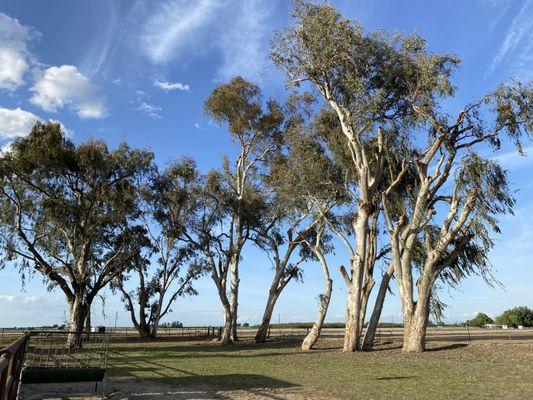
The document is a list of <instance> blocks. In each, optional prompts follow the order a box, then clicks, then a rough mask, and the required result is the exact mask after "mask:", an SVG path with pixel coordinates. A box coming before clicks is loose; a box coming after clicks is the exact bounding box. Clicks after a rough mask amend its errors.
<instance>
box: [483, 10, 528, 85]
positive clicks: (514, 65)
mask: <svg viewBox="0 0 533 400" xmlns="http://www.w3.org/2000/svg"><path fill="white" fill-rule="evenodd" d="M531 15H533V1H532V0H527V1H526V2H525V3H524V5H523V6H522V8H521V9H520V11H519V12H518V14H516V16H515V17H514V19H513V21H512V22H511V26H510V27H509V29H508V30H507V33H506V35H505V39H504V40H503V42H502V44H501V45H500V47H499V48H498V51H497V53H496V55H495V57H494V59H493V60H492V64H491V66H490V68H489V73H492V72H494V71H495V70H496V68H498V67H499V66H500V64H502V63H507V66H508V67H509V70H510V72H511V73H512V74H514V75H517V76H518V77H519V78H523V79H529V78H530V77H531V76H533V72H532V70H531V65H532V64H533V18H532V17H531Z"/></svg>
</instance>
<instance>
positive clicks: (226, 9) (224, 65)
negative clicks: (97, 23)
mask: <svg viewBox="0 0 533 400" xmlns="http://www.w3.org/2000/svg"><path fill="white" fill-rule="evenodd" d="M272 7H273V6H272V5H271V3H270V2H265V1H260V0H224V1H215V0H198V1H196V2H192V1H190V0H189V1H187V0H163V1H161V2H159V3H157V6H156V7H153V8H150V7H147V6H145V7H138V8H139V9H140V10H141V11H138V13H139V15H138V16H137V18H138V19H140V18H141V16H140V15H144V18H143V20H145V21H146V22H145V23H144V24H143V28H142V30H141V32H140V35H139V40H138V48H139V49H140V51H141V53H142V54H144V56H145V57H146V58H148V60H149V61H151V62H152V63H154V64H157V65H166V64H168V63H171V62H174V61H179V62H180V63H181V64H184V63H185V64H186V63H188V62H190V61H191V60H194V59H197V58H198V57H202V56H204V55H205V54H206V52H211V54H218V55H219V57H220V62H219V65H218V68H217V72H216V75H215V79H216V80H218V81H220V80H227V79H229V78H230V77H233V76H235V75H242V76H244V77H246V78H248V79H253V80H258V79H260V77H261V76H262V74H263V72H264V70H265V66H266V64H267V61H268V54H267V53H268V39H269V38H268V34H269V32H270V25H271V24H269V19H270V18H271V17H272V15H273V12H272V11H273V10H272ZM227 21H231V23H228V22H227Z"/></svg>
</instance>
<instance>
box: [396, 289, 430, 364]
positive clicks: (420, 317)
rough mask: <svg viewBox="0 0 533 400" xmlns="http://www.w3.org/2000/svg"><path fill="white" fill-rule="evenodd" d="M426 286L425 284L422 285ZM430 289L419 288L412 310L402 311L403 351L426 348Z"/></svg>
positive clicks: (417, 350) (416, 351) (417, 351)
mask: <svg viewBox="0 0 533 400" xmlns="http://www.w3.org/2000/svg"><path fill="white" fill-rule="evenodd" d="M424 286H426V285H424ZM430 298H431V290H430V289H429V288H427V287H423V288H420V292H419V298H418V301H417V302H416V303H414V307H413V308H411V310H412V312H404V333H403V346H402V352H403V353H422V352H423V351H424V350H425V349H426V331H427V326H428V321H429V301H430Z"/></svg>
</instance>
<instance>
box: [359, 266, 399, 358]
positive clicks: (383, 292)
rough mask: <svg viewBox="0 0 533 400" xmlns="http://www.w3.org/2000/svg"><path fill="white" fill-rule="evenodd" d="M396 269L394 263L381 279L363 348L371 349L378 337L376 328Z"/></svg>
mask: <svg viewBox="0 0 533 400" xmlns="http://www.w3.org/2000/svg"><path fill="white" fill-rule="evenodd" d="M393 272H394V269H393V267H392V264H391V265H390V266H389V267H388V268H387V270H386V271H385V274H383V278H382V279H381V284H380V285H379V291H378V294H377V297H376V302H375V303H374V310H373V311H372V316H371V317H370V321H369V322H368V326H367V327H366V332H365V337H364V339H363V350H365V351H370V350H372V347H373V346H374V339H375V337H376V330H377V328H378V324H379V320H380V318H381V312H382V310H383V303H384V302H385V297H386V296H387V289H388V287H389V282H390V280H391V277H392V274H393Z"/></svg>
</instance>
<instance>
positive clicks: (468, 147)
mask: <svg viewBox="0 0 533 400" xmlns="http://www.w3.org/2000/svg"><path fill="white" fill-rule="evenodd" d="M413 46H414V47H416V49H417V52H418V53H419V55H420V58H422V59H426V58H427V57H428V55H427V53H426V49H425V45H424V42H423V41H422V40H419V41H417V42H416V43H413ZM431 58H432V59H433V60H434V61H435V64H434V72H433V73H431V70H428V71H422V72H423V73H418V72H417V73H416V74H414V75H416V77H417V81H416V85H413V87H411V88H410V100H411V101H412V108H413V111H414V112H415V115H416V116H417V118H418V119H419V121H420V126H421V131H422V132H423V134H424V136H423V137H424V139H425V141H426V142H427V146H425V147H422V148H421V149H419V150H412V151H409V152H407V153H406V154H405V158H404V161H403V165H404V167H403V168H402V169H401V171H400V172H399V173H398V174H397V175H396V176H395V178H394V179H391V183H390V185H389V187H388V188H387V189H386V190H385V191H383V193H382V197H383V208H384V212H385V216H386V220H387V225H388V231H389V236H390V243H391V253H392V265H393V268H394V275H395V277H396V280H397V282H398V289H399V294H400V299H401V302H402V311H403V319H404V343H403V351H404V352H421V351H424V349H425V335H426V328H427V323H428V315H429V308H430V302H431V298H432V295H433V294H434V291H435V284H436V281H437V280H438V279H441V280H444V281H447V282H452V283H456V282H457V281H459V280H460V279H461V278H463V277H465V276H467V275H470V274H473V273H478V274H481V275H482V276H483V277H484V278H486V279H487V280H488V279H489V278H490V261H489V259H488V252H489V250H490V249H491V248H492V246H493V241H492V238H491V233H500V228H499V227H498V217H499V216H500V215H502V214H504V213H510V212H512V208H513V206H514V204H515V201H514V198H513V193H512V191H511V189H510V188H509V184H508V178H507V174H506V172H505V171H504V170H503V169H502V168H501V167H500V166H499V165H498V164H497V162H496V161H494V160H493V159H490V158H483V157H482V156H481V155H480V153H478V152H476V150H475V149H476V148H479V149H480V150H482V151H483V150H485V151H486V147H487V146H486V145H489V146H490V147H492V148H495V149H499V148H500V146H501V144H502V143H504V142H509V141H510V142H513V143H514V144H515V146H516V147H517V150H518V151H519V152H520V151H521V149H522V140H523V137H524V135H526V134H528V135H530V134H531V132H532V129H533V84H532V83H531V82H530V83H527V84H521V83H519V82H510V83H508V84H503V85H501V86H499V87H498V88H497V89H496V90H495V91H494V92H492V93H489V94H488V95H486V96H484V97H483V98H482V99H481V100H480V101H478V102H475V103H473V104H469V105H467V106H466V107H464V108H463V110H461V111H460V112H458V113H457V115H456V116H455V117H453V116H451V115H448V114H445V113H444V112H442V111H441V109H440V107H438V105H436V104H432V103H429V102H427V101H421V100H420V99H419V98H418V88H419V87H423V86H425V85H428V84H431V83H428V80H429V81H431V80H434V79H446V80H447V79H448V76H445V77H444V78H441V77H439V76H438V74H437V72H438V71H442V67H443V66H444V68H445V71H447V72H446V74H451V68H449V67H446V64H450V63H455V62H456V61H455V60H450V59H448V58H447V57H445V56H437V55H432V57H431ZM448 94H450V95H452V94H453V92H452V91H449V93H448ZM484 145H485V146H484ZM413 147H414V146H413ZM410 169H411V170H414V171H415V172H416V175H415V176H416V179H415V180H414V182H413V181H411V185H412V189H411V193H410V196H409V197H408V198H407V199H406V201H405V202H404V206H403V208H402V209H401V210H399V212H398V211H396V212H391V211H390V209H389V196H390V192H391V191H392V190H394V189H395V188H396V187H397V186H399V185H402V184H403V178H404V176H405V175H406V173H407V171H409V170H410ZM417 246H421V247H422V249H423V256H422V259H421V260H420V261H419V262H416V261H415V260H414V258H415V256H416V253H417V251H416V250H415V249H416V247H417ZM417 265H418V266H419V267H418V268H415V266H417ZM415 279H416V280H415Z"/></svg>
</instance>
